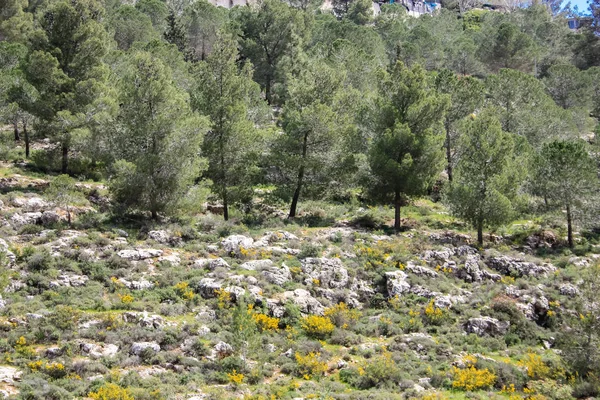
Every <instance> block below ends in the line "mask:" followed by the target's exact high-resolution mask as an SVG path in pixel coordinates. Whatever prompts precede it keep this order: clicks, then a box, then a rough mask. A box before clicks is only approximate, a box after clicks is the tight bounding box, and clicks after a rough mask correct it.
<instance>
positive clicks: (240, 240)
mask: <svg viewBox="0 0 600 400" xmlns="http://www.w3.org/2000/svg"><path fill="white" fill-rule="evenodd" d="M253 243H254V240H253V239H252V238H250V237H248V236H244V235H231V236H228V237H226V238H225V239H223V240H222V241H221V247H223V249H224V250H225V251H226V252H227V253H228V254H235V255H239V254H240V249H242V248H244V249H249V248H251V247H252V245H253Z"/></svg>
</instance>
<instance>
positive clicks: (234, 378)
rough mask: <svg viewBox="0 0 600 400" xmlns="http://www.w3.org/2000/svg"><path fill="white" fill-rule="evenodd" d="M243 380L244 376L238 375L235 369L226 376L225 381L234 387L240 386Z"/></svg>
mask: <svg viewBox="0 0 600 400" xmlns="http://www.w3.org/2000/svg"><path fill="white" fill-rule="evenodd" d="M244 378H245V376H244V374H240V373H238V372H237V371H236V370H235V369H234V370H233V372H230V373H228V374H227V379H228V380H229V382H230V383H233V384H234V385H236V386H237V385H241V384H242V383H243V382H244Z"/></svg>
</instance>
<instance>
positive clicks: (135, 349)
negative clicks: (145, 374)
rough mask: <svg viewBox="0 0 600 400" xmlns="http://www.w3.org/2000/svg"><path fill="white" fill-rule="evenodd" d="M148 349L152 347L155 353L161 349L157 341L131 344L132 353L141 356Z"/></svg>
mask: <svg viewBox="0 0 600 400" xmlns="http://www.w3.org/2000/svg"><path fill="white" fill-rule="evenodd" d="M146 349H152V351H154V352H155V353H157V352H159V351H160V346H159V344H158V343H156V342H135V343H133V344H132V345H131V350H130V352H131V354H134V355H136V356H139V355H140V354H142V352H143V351H144V350H146Z"/></svg>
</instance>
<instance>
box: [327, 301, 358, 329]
mask: <svg viewBox="0 0 600 400" xmlns="http://www.w3.org/2000/svg"><path fill="white" fill-rule="evenodd" d="M325 316H326V317H327V318H329V320H330V321H331V322H333V324H334V325H335V326H337V327H338V328H343V329H346V328H348V327H349V326H352V325H354V324H355V323H356V321H358V319H359V318H360V311H358V310H355V309H351V308H349V307H348V306H347V305H346V303H343V302H342V303H338V304H336V305H334V306H331V307H328V308H326V309H325Z"/></svg>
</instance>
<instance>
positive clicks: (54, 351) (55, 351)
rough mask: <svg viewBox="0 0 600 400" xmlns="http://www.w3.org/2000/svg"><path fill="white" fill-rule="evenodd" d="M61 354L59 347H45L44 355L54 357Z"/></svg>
mask: <svg viewBox="0 0 600 400" xmlns="http://www.w3.org/2000/svg"><path fill="white" fill-rule="evenodd" d="M62 355H63V351H62V349H61V348H60V347H48V348H47V349H46V357H48V358H56V357H60V356H62Z"/></svg>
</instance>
